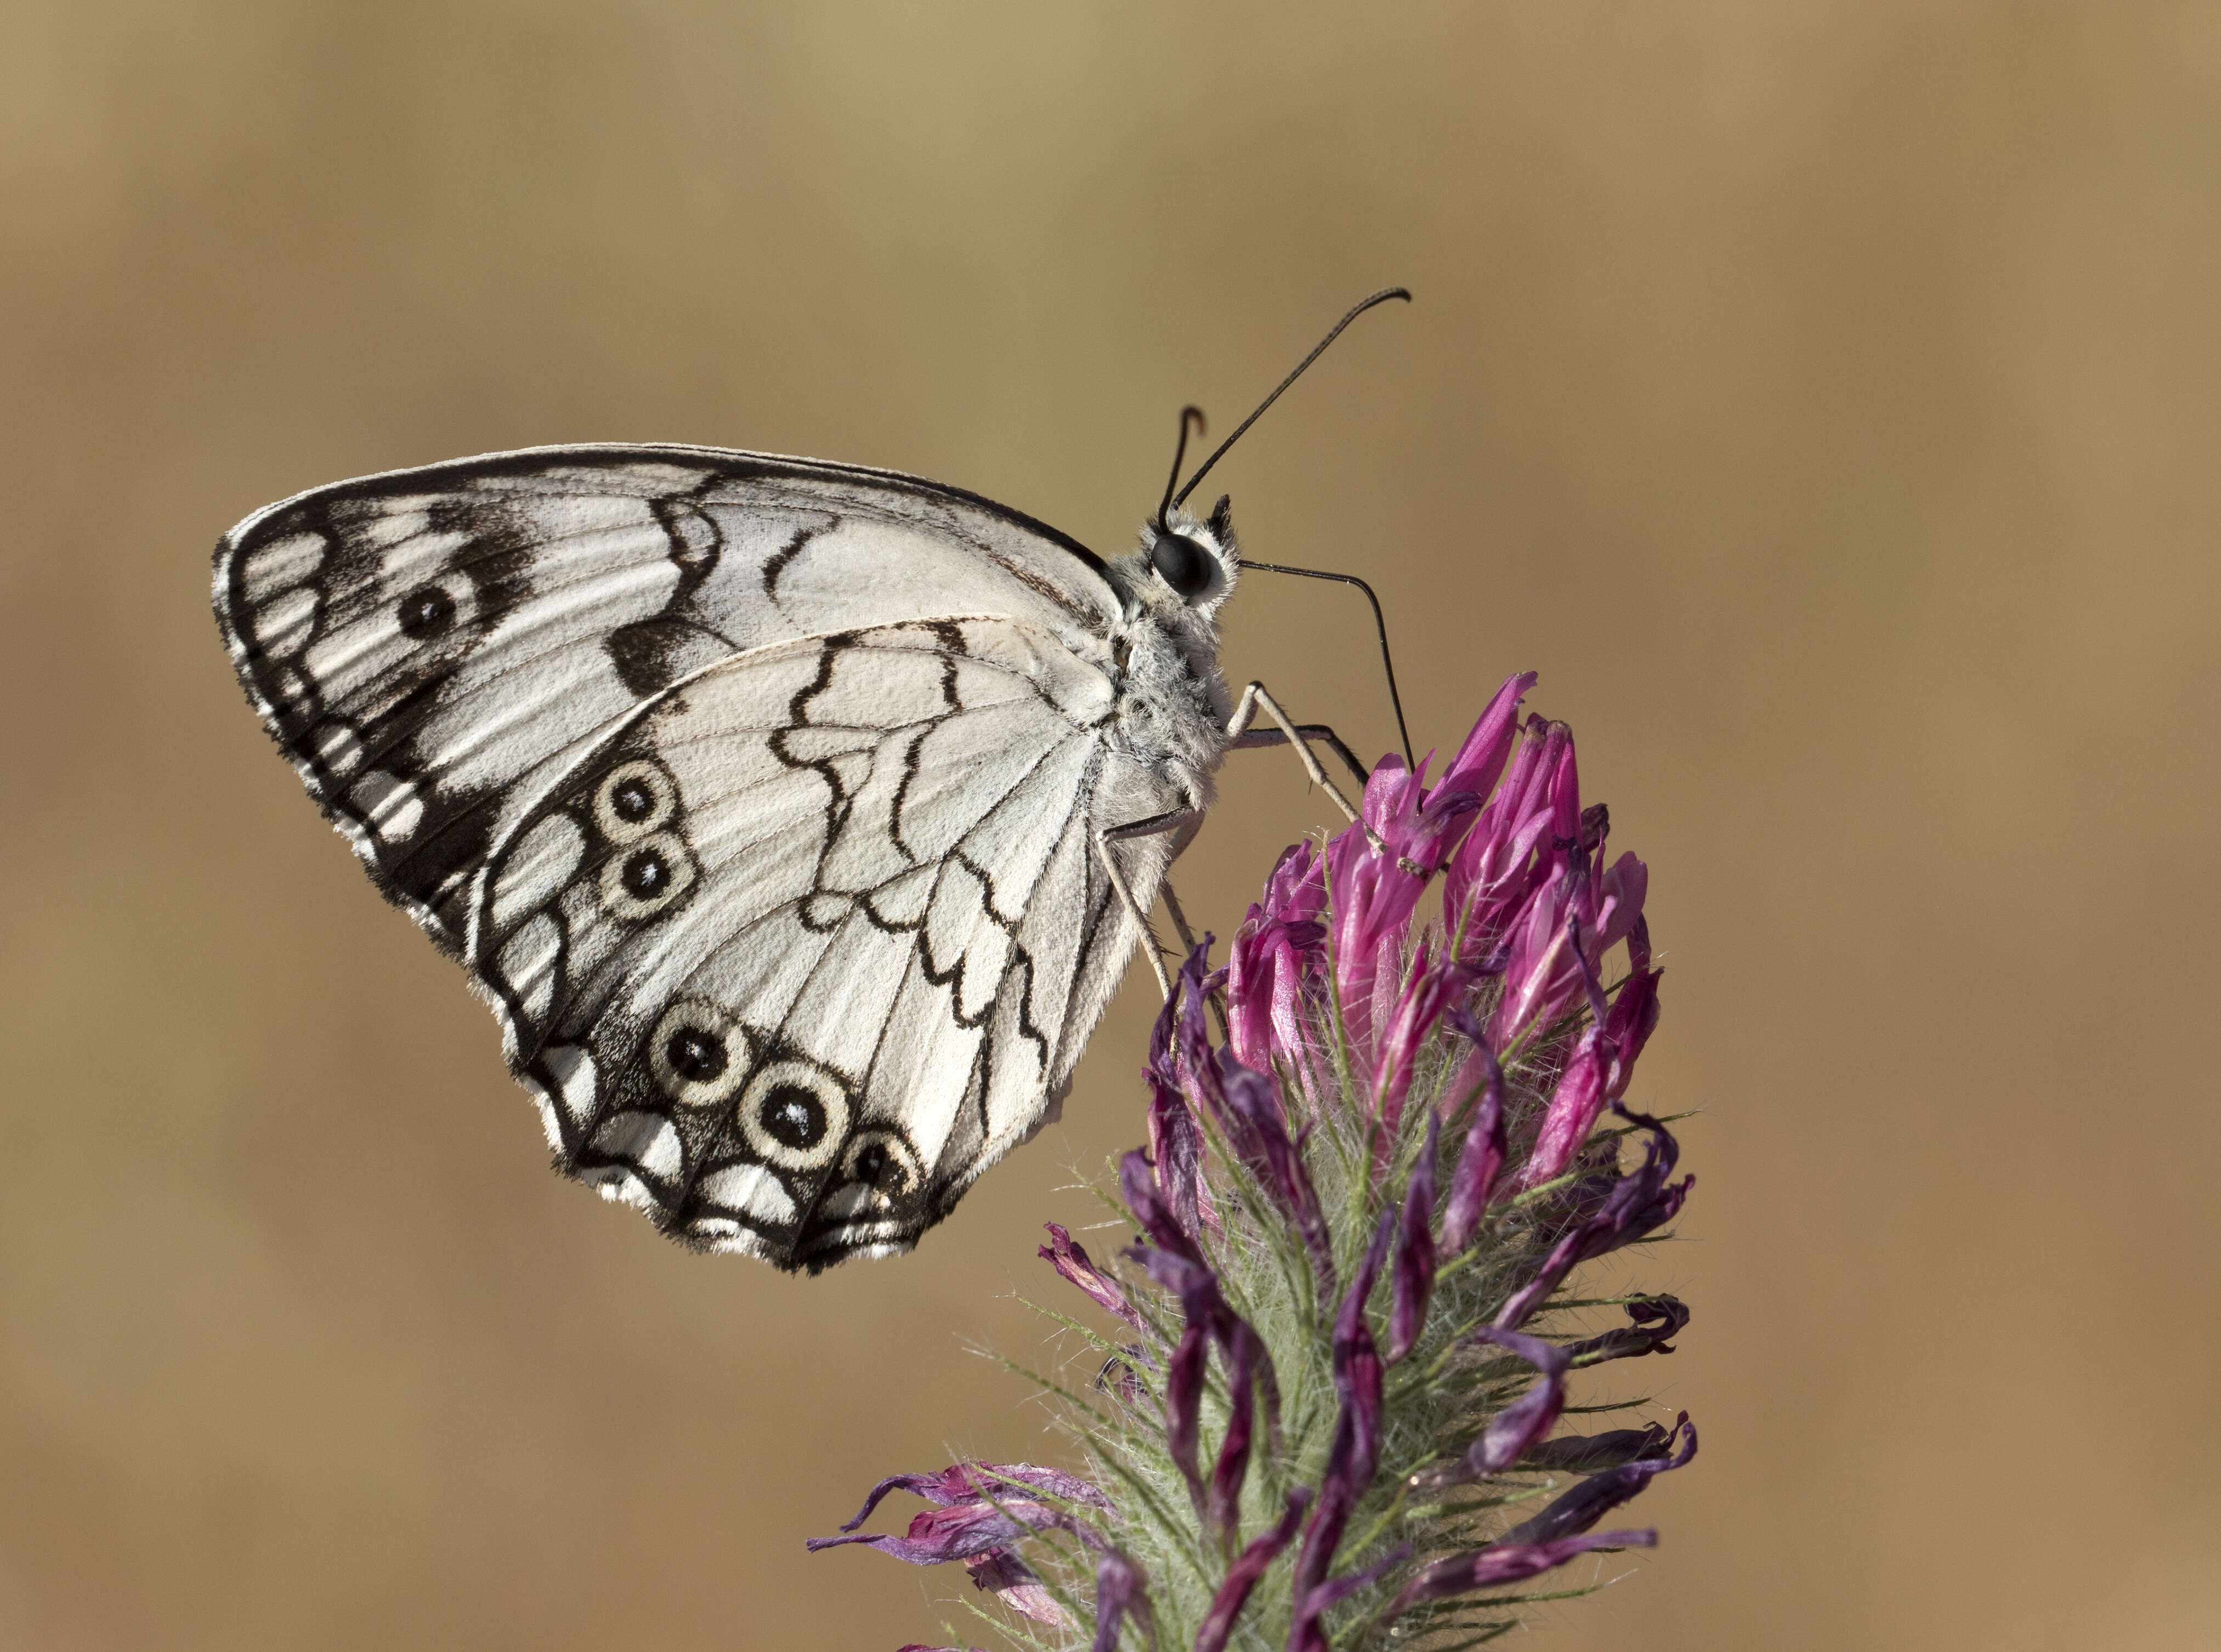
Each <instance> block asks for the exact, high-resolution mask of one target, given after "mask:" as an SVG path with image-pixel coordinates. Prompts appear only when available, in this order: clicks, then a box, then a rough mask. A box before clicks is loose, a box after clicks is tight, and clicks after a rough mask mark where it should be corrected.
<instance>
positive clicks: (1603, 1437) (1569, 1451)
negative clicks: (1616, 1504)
mask: <svg viewBox="0 0 2221 1652" xmlns="http://www.w3.org/2000/svg"><path fill="white" fill-rule="evenodd" d="M1671 1437H1672V1436H1671V1435H1670V1434H1669V1433H1668V1432H1667V1429H1666V1426H1665V1424H1662V1423H1646V1424H1643V1425H1642V1427H1641V1428H1639V1429H1608V1430H1605V1432H1604V1433H1602V1434H1567V1435H1561V1436H1559V1437H1558V1438H1557V1439H1555V1440H1545V1441H1543V1442H1542V1443H1541V1444H1539V1445H1532V1446H1530V1447H1528V1448H1527V1455H1524V1456H1523V1457H1522V1458H1520V1459H1519V1466H1520V1467H1522V1468H1555V1469H1563V1470H1564V1471H1565V1472H1566V1473H1567V1474H1596V1473H1598V1472H1599V1471H1600V1470H1603V1469H1606V1468H1617V1467H1622V1466H1623V1465H1624V1464H1627V1463H1630V1462H1633V1461H1635V1460H1636V1458H1638V1457H1656V1456H1661V1455H1664V1453H1665V1451H1666V1449H1667V1441H1668V1440H1669V1439H1671Z"/></svg>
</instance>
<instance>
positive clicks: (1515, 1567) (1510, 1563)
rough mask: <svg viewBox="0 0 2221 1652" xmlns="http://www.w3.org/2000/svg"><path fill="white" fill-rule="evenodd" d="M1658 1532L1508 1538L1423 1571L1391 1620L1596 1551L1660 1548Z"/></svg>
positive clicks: (1391, 1611) (1404, 1593) (1391, 1613)
mask: <svg viewBox="0 0 2221 1652" xmlns="http://www.w3.org/2000/svg"><path fill="white" fill-rule="evenodd" d="M1657 1546H1658V1534H1657V1532H1656V1531H1655V1530H1642V1531H1600V1532H1598V1533H1597V1534H1596V1535H1595V1536H1591V1537H1568V1538H1566V1539H1564V1540H1563V1541H1561V1542H1552V1543H1528V1542H1512V1541H1511V1540H1510V1539H1509V1538H1506V1539H1505V1540H1504V1541H1503V1542H1493V1543H1491V1544H1489V1546H1488V1547H1487V1548H1486V1549H1478V1550H1476V1551H1475V1552H1473V1554H1470V1555H1459V1556H1457V1557H1456V1558H1455V1559H1454V1560H1447V1561H1436V1562H1435V1563H1434V1564H1433V1565H1432V1566H1429V1567H1424V1568H1421V1569H1420V1572H1419V1574H1418V1575H1417V1576H1416V1577H1414V1578H1413V1579H1412V1580H1411V1581H1410V1582H1409V1583H1407V1584H1405V1586H1404V1587H1403V1590H1402V1592H1401V1593H1398V1595H1397V1597H1396V1599H1395V1600H1394V1601H1393V1602H1392V1604H1391V1605H1390V1606H1389V1608H1388V1611H1387V1613H1386V1616H1388V1617H1390V1618H1396V1617H1400V1616H1401V1615H1402V1614H1403V1613H1405V1612H1406V1611H1410V1610H1411V1608H1412V1607H1413V1606H1416V1605H1418V1604H1419V1603H1420V1602H1422V1601H1424V1600H1443V1599H1448V1597H1450V1596H1451V1595H1458V1594H1465V1593H1468V1592H1469V1591H1472V1590H1474V1589H1494V1588H1498V1587H1500V1586H1503V1585H1505V1584H1506V1583H1518V1582H1521V1581H1523V1580H1525V1579H1527V1578H1531V1577H1534V1576H1536V1574H1540V1573H1543V1572H1548V1571H1549V1570H1550V1569H1551V1568H1554V1567H1559V1566H1563V1565H1564V1564H1565V1563H1566V1562H1567V1561H1569V1560H1573V1559H1575V1558H1576V1557H1578V1556H1580V1555H1585V1554H1586V1553H1587V1552H1588V1551H1589V1550H1590V1549H1655V1548H1656V1547H1657Z"/></svg>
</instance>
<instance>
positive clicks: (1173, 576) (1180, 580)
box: [1149, 534, 1211, 602]
mask: <svg viewBox="0 0 2221 1652" xmlns="http://www.w3.org/2000/svg"><path fill="white" fill-rule="evenodd" d="M1149 566H1151V567H1153V568H1154V569H1155V570H1156V571H1157V578H1159V579H1162V580H1163V581H1164V582H1165V583H1166V584H1167V585H1170V586H1171V587H1172V588H1173V593H1174V594H1175V595H1177V596H1178V597H1179V599H1180V600H1181V601H1182V602H1193V601H1194V600H1195V598H1196V597H1197V595H1198V593H1199V592H1201V591H1203V590H1204V588H1205V587H1206V586H1208V585H1210V584H1211V554H1210V553H1209V552H1207V551H1205V550H1204V548H1203V547H1202V546H1200V545H1198V544H1197V543H1196V542H1195V541H1193V540H1192V539H1190V538H1189V537H1188V536H1187V535H1186V534H1159V535H1157V542H1156V543H1155V544H1154V545H1153V546H1151V547H1150V548H1149Z"/></svg>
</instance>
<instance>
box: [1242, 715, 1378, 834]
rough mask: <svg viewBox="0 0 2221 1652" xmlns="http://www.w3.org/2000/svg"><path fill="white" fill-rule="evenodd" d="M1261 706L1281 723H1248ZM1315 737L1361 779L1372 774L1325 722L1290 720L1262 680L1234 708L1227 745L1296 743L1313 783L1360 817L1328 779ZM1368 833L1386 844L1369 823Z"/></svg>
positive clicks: (1351, 815) (1245, 747)
mask: <svg viewBox="0 0 2221 1652" xmlns="http://www.w3.org/2000/svg"><path fill="white" fill-rule="evenodd" d="M1260 710H1262V711H1263V712H1264V713H1265V715H1266V716H1268V717H1270V718H1272V719H1273V722H1274V723H1278V724H1279V728H1277V729H1253V728H1251V727H1250V726H1249V725H1250V724H1251V723H1254V722H1255V721H1256V720H1257V713H1258V712H1259V711H1260ZM1313 739H1319V740H1323V741H1325V742H1327V744H1328V746H1329V748H1331V749H1332V750H1333V752H1334V754H1335V755H1336V756H1337V757H1339V758H1341V759H1342V761H1343V762H1345V763H1347V764H1348V765H1349V767H1350V768H1351V770H1352V771H1353V772H1354V773H1356V774H1357V775H1358V776H1360V777H1361V779H1370V778H1371V777H1370V776H1368V775H1367V774H1366V772H1365V766H1364V765H1363V764H1362V763H1361V762H1359V761H1358V760H1357V759H1356V757H1355V756H1354V755H1353V754H1352V753H1351V752H1350V749H1349V748H1348V747H1347V746H1345V745H1343V744H1342V737H1341V736H1340V735H1337V734H1336V733H1335V731H1334V730H1333V729H1329V728H1328V727H1326V726H1325V725H1324V724H1323V723H1311V724H1306V725H1305V726H1304V727H1302V728H1298V727H1297V726H1296V724H1294V723H1291V722H1290V721H1289V720H1288V714H1287V713H1286V712H1285V711H1283V710H1280V705H1279V701H1277V700H1275V699H1274V698H1273V697H1272V695H1271V694H1270V693H1269V692H1267V690H1266V687H1265V685H1264V684H1262V683H1252V684H1250V685H1249V686H1248V687H1247V688H1245V689H1243V690H1242V704H1240V705H1239V706H1237V707H1236V708H1235V712H1234V716H1233V717H1232V719H1231V720H1230V721H1229V723H1227V725H1226V743H1227V748H1228V749H1229V750H1231V751H1241V750H1248V749H1249V748H1253V747H1257V746H1278V745H1282V744H1286V745H1290V746H1293V747H1294V748H1296V755H1297V756H1298V757H1299V758H1301V759H1302V760H1303V765H1304V773H1306V774H1308V775H1310V776H1311V784H1312V785H1316V786H1317V787H1319V788H1320V789H1321V790H1322V791H1323V792H1325V793H1326V794H1327V796H1329V798H1333V799H1334V801H1335V804H1336V807H1338V808H1339V809H1340V810H1342V814H1343V815H1344V816H1345V817H1347V818H1348V819H1349V820H1351V821H1352V822H1355V821H1357V820H1358V818H1359V817H1358V812H1357V810H1355V809H1354V808H1353V807H1351V805H1350V801H1349V799H1348V798H1345V797H1343V796H1342V788H1341V787H1339V786H1337V785H1335V783H1334V782H1333V781H1332V780H1329V779H1327V774H1326V771H1325V770H1324V769H1323V768H1321V767H1319V760H1318V756H1317V754H1316V753H1315V752H1313V751H1312V750H1311V741H1312V740H1313ZM1365 835H1366V837H1367V840H1369V841H1370V842H1371V843H1372V844H1373V848H1376V849H1382V848H1385V846H1384V845H1383V844H1382V843H1381V842H1380V837H1379V835H1377V834H1376V833H1375V832H1374V831H1373V829H1372V828H1371V827H1370V826H1367V827H1366V828H1365Z"/></svg>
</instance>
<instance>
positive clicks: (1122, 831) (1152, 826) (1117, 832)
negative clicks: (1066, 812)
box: [1095, 809, 1201, 998]
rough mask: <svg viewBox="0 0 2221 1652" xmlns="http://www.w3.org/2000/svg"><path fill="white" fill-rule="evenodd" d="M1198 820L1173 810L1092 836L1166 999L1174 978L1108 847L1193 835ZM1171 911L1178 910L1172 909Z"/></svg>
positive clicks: (1191, 813)
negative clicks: (1165, 835)
mask: <svg viewBox="0 0 2221 1652" xmlns="http://www.w3.org/2000/svg"><path fill="white" fill-rule="evenodd" d="M1200 818H1201V817H1200V816H1199V815H1198V812H1197V811H1196V810H1192V809H1172V810H1167V811H1166V812H1165V813H1163V814H1161V815H1151V816H1150V817H1148V819H1147V820H1135V821H1129V822H1128V823H1126V824H1125V825H1123V826H1105V827H1103V828H1101V829H1098V831H1097V832H1096V834H1095V852H1096V853H1097V854H1099V855H1101V856H1102V857H1103V869H1104V871H1106V872H1108V873H1110V886H1111V887H1112V888H1113V889H1115V890H1117V892H1118V898H1119V899H1120V900H1123V901H1124V902H1125V903H1126V910H1128V911H1129V912H1131V913H1132V914H1133V915H1134V921H1135V922H1136V923H1138V924H1140V925H1141V926H1142V939H1143V940H1144V941H1145V942H1148V944H1147V945H1146V946H1145V947H1144V948H1142V950H1143V951H1144V952H1146V953H1148V958H1149V967H1150V968H1151V969H1152V970H1154V971H1155V972H1156V977H1157V987H1158V990H1159V991H1161V992H1163V994H1164V995H1165V997H1166V998H1171V997H1172V995H1173V978H1172V977H1171V976H1170V975H1167V973H1165V961H1164V960H1163V958H1161V957H1160V956H1159V955H1158V951H1157V945H1156V942H1155V941H1154V938H1152V937H1151V936H1150V934H1149V915H1148V913H1147V912H1144V911H1143V910H1142V905H1141V903H1140V902H1139V901H1137V900H1136V899H1135V898H1134V892H1133V890H1132V889H1131V888H1130V887H1129V885H1127V882H1126V874H1125V873H1123V872H1122V871H1120V870H1119V869H1118V860H1117V856H1116V855H1114V854H1111V853H1110V846H1111V844H1113V843H1115V842H1117V841H1118V840H1119V839H1121V838H1127V837H1154V836H1157V835H1159V834H1161V833H1164V832H1179V831H1186V832H1187V833H1188V835H1190V836H1192V835H1194V831H1193V829H1194V827H1195V826H1196V825H1197V824H1198V823H1199V821H1200ZM1173 910H1175V911H1177V910H1179V909H1178V908H1177V907H1175V908H1174V909H1173ZM1175 922H1177V923H1179V924H1180V928H1181V931H1182V938H1183V939H1185V938H1186V922H1185V920H1179V919H1176V920H1175Z"/></svg>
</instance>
